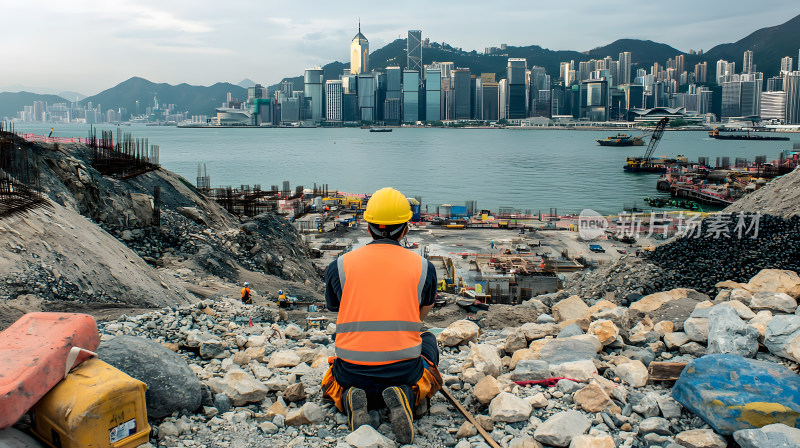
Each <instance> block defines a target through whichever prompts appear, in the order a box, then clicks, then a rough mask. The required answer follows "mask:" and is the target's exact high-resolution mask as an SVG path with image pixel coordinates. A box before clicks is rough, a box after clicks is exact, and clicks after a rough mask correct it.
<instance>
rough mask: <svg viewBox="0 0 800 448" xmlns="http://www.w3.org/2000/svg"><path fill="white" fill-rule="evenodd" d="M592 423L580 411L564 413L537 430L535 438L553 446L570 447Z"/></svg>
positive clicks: (558, 414) (552, 418)
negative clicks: (573, 440)
mask: <svg viewBox="0 0 800 448" xmlns="http://www.w3.org/2000/svg"><path fill="white" fill-rule="evenodd" d="M591 426H592V423H591V422H590V421H589V419H587V418H586V417H585V416H584V415H583V414H582V413H580V412H578V411H572V410H570V411H562V412H559V413H557V414H555V415H553V416H552V417H550V418H548V419H547V420H546V421H545V422H544V423H542V424H541V425H539V426H538V427H537V428H536V432H534V434H533V438H534V439H536V440H537V441H538V442H540V443H543V444H545V445H551V446H569V444H570V442H571V441H572V439H573V438H575V437H577V436H579V435H581V434H585V433H586V431H588V430H589V428H590V427H591Z"/></svg>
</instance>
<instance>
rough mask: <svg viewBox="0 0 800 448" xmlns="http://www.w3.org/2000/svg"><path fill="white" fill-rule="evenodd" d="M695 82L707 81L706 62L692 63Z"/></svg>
mask: <svg viewBox="0 0 800 448" xmlns="http://www.w3.org/2000/svg"><path fill="white" fill-rule="evenodd" d="M694 80H695V82H701V83H702V82H708V62H700V63H697V64H695V65H694Z"/></svg>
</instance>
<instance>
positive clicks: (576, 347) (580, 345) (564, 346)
mask: <svg viewBox="0 0 800 448" xmlns="http://www.w3.org/2000/svg"><path fill="white" fill-rule="evenodd" d="M596 355H597V350H596V347H595V345H594V344H592V343H591V342H588V341H584V340H579V339H573V338H567V339H552V340H548V341H547V343H546V344H545V345H544V346H543V347H542V348H541V350H539V358H540V359H543V360H545V361H547V362H548V363H550V364H559V363H562V362H571V361H580V360H584V359H594V358H595V356H596Z"/></svg>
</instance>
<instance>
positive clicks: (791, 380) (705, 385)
mask: <svg viewBox="0 0 800 448" xmlns="http://www.w3.org/2000/svg"><path fill="white" fill-rule="evenodd" d="M672 396H673V397H674V398H675V399H676V400H677V401H678V402H679V403H680V404H682V405H683V406H684V407H685V408H687V409H689V410H690V411H692V412H694V413H695V414H697V415H699V416H700V417H701V418H702V419H703V420H705V421H706V423H708V424H709V425H711V427H712V428H714V430H715V431H716V432H718V433H720V434H726V435H727V434H732V433H733V432H734V431H738V430H740V429H750V428H760V427H762V426H764V425H769V424H772V423H783V424H785V425H787V426H792V427H795V428H800V376H798V375H797V374H795V373H794V372H792V371H790V370H789V369H787V368H785V367H783V366H782V365H780V364H776V363H771V362H764V361H756V360H754V359H748V358H743V357H741V356H737V355H730V354H714V355H706V356H703V357H702V358H698V359H695V360H693V361H692V362H690V363H689V364H688V365H687V366H686V367H685V368H684V369H683V372H681V376H680V378H679V379H678V381H676V382H675V386H674V387H673V388H672Z"/></svg>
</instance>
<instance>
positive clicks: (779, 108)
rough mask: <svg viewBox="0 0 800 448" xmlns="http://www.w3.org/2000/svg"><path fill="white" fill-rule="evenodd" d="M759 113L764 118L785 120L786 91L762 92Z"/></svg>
mask: <svg viewBox="0 0 800 448" xmlns="http://www.w3.org/2000/svg"><path fill="white" fill-rule="evenodd" d="M759 115H760V116H761V119H762V120H776V121H780V122H783V121H784V120H785V119H786V92H783V91H777V92H762V93H761V110H760V114H759Z"/></svg>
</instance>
